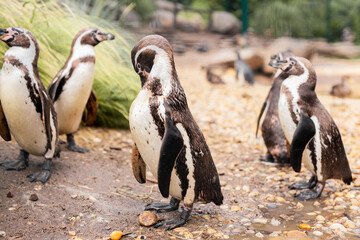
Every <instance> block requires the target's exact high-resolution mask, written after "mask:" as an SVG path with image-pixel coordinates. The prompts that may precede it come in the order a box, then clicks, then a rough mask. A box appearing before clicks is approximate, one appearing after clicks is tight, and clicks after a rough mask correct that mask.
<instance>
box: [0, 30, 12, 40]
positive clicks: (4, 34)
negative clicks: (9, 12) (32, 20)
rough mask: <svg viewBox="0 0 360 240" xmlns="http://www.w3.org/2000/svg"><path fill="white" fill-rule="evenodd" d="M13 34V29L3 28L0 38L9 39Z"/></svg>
mask: <svg viewBox="0 0 360 240" xmlns="http://www.w3.org/2000/svg"><path fill="white" fill-rule="evenodd" d="M12 35H13V30H12V29H11V28H8V29H1V31H0V40H2V41H7V40H9V39H11V38H12V37H13V36H12Z"/></svg>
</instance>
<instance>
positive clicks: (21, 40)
mask: <svg viewBox="0 0 360 240" xmlns="http://www.w3.org/2000/svg"><path fill="white" fill-rule="evenodd" d="M0 40H1V41H3V42H5V43H6V44H7V45H8V46H9V47H23V48H29V47H30V42H31V41H33V42H35V43H36V40H35V37H34V36H33V35H32V33H31V32H30V31H29V30H27V29H25V28H19V27H9V28H6V29H1V28H0Z"/></svg>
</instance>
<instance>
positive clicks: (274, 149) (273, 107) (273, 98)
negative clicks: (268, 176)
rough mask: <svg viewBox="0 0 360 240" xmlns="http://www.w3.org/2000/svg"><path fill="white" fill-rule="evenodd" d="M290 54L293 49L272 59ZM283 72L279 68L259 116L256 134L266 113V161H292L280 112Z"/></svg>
mask: <svg viewBox="0 0 360 240" xmlns="http://www.w3.org/2000/svg"><path fill="white" fill-rule="evenodd" d="M289 56H292V53H291V51H284V52H280V53H278V54H276V55H274V56H272V60H271V61H279V60H280V61H281V60H284V59H286V58H287V57H289ZM281 73H282V72H281V70H280V69H279V70H278V71H277V72H276V73H275V75H274V80H273V83H272V85H271V88H270V90H269V93H268V95H267V97H266V99H265V102H264V104H263V106H262V108H261V112H260V114H259V117H258V121H257V127H256V135H257V133H258V129H259V125H260V120H261V117H262V115H263V113H265V117H264V121H263V122H262V124H261V133H262V137H263V139H264V143H265V146H266V148H267V150H268V151H267V153H266V156H265V159H264V161H265V162H276V163H290V158H289V157H290V155H289V154H288V143H287V141H286V137H285V134H284V131H283V130H282V127H281V124H280V120H279V113H278V102H279V95H280V87H281V84H282V82H283V81H284V79H285V78H286V75H285V74H281Z"/></svg>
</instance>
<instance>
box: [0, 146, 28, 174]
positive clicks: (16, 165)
mask: <svg viewBox="0 0 360 240" xmlns="http://www.w3.org/2000/svg"><path fill="white" fill-rule="evenodd" d="M0 166H2V167H3V168H4V169H5V170H16V171H20V170H24V169H25V168H26V167H27V166H29V153H28V152H26V151H24V150H20V154H19V156H18V158H17V160H15V161H12V160H10V161H6V162H2V163H0Z"/></svg>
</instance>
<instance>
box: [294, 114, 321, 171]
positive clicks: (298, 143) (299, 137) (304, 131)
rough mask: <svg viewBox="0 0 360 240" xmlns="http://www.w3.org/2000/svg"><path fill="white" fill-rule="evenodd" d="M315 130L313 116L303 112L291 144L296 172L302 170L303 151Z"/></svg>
mask: <svg viewBox="0 0 360 240" xmlns="http://www.w3.org/2000/svg"><path fill="white" fill-rule="evenodd" d="M315 132H316V130H315V124H314V122H313V121H312V120H311V118H309V117H307V116H305V115H304V114H301V116H300V122H299V124H298V126H297V128H296V130H295V133H294V137H293V140H292V142H291V146H290V159H291V166H292V167H293V169H294V171H295V172H300V170H301V159H302V155H303V152H304V150H305V147H306V145H307V144H308V142H309V141H310V140H311V139H312V138H313V137H314V135H315Z"/></svg>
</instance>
